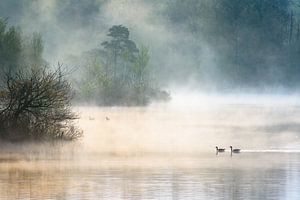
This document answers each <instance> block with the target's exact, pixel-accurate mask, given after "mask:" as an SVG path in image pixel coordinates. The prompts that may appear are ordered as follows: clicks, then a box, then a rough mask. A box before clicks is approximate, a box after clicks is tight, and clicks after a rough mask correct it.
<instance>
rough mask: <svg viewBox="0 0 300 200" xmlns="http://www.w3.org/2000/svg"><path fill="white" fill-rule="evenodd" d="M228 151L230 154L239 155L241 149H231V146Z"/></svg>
mask: <svg viewBox="0 0 300 200" xmlns="http://www.w3.org/2000/svg"><path fill="white" fill-rule="evenodd" d="M230 150H231V153H240V152H241V149H232V146H230Z"/></svg>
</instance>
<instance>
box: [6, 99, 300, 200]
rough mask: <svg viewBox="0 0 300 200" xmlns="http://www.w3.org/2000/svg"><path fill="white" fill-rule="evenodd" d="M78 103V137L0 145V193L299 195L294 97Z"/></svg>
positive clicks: (40, 196) (9, 195) (62, 195)
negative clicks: (286, 101) (283, 103)
mask: <svg viewBox="0 0 300 200" xmlns="http://www.w3.org/2000/svg"><path fill="white" fill-rule="evenodd" d="M79 110H80V112H81V116H82V119H81V120H80V126H81V127H82V128H83V129H84V131H85V133H86V135H85V138H84V139H83V141H81V142H80V143H76V144H72V145H71V147H69V146H70V145H57V144H56V145H54V144H47V145H29V144H28V146H26V145H22V146H21V147H19V146H18V147H16V146H15V144H10V145H4V146H3V145H2V146H1V148H0V149H1V153H0V199H1V200H2V199H9V200H11V199H38V200H40V199H289V200H293V199H295V200H299V199H300V152H299V149H300V148H299V137H298V133H299V131H300V123H299V122H300V121H299V120H300V109H299V107H264V106H236V105H235V106H226V107H223V108H220V107H216V108H212V109H207V108H199V109H190V110H185V109H184V110H180V109H178V110H173V109H170V108H163V109H162V108H153V109H149V108H148V109H143V108H127V109H126V108H113V109H108V108H104V109H98V110H97V109H94V108H93V109H86V108H80V109H79ZM106 116H109V117H110V120H109V121H107V120H105V117H106ZM215 145H220V146H222V147H226V148H228V146H229V145H233V146H238V147H241V148H242V149H243V150H244V151H242V153H240V154H234V155H233V156H230V153H229V152H225V153H222V154H219V155H216V154H215V152H214V146H215ZM270 150H273V151H270Z"/></svg>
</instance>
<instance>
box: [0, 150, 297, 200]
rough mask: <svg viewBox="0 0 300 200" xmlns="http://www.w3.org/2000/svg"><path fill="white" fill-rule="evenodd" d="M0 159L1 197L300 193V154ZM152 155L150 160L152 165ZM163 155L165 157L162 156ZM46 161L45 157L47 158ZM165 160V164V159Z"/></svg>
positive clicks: (289, 196)
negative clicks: (68, 160)
mask: <svg viewBox="0 0 300 200" xmlns="http://www.w3.org/2000/svg"><path fill="white" fill-rule="evenodd" d="M98 159H101V160H103V161H104V163H105V165H102V164H99V163H91V162H89V163H88V164H84V163H85V162H83V163H81V164H78V163H80V162H79V161H78V160H77V161H76V160H74V161H72V162H69V163H68V164H66V163H65V161H64V160H56V161H52V163H49V165H47V164H46V163H44V162H43V161H41V160H40V161H27V162H23V161H21V162H19V163H12V162H10V163H9V162H1V164H0V199H299V197H300V184H299V178H300V177H299V172H300V155H299V154H287V153H284V154H282V153H272V154H268V153H267V154H260V153H244V154H239V155H234V156H233V157H230V155H222V156H215V155H213V154H209V155H206V156H203V155H201V156H199V157H189V158H178V159H179V162H177V161H178V160H177V158H176V159H174V158H172V159H173V160H170V159H169V158H163V157H161V158H159V159H157V160H156V158H149V160H150V162H151V163H152V164H151V166H149V165H148V164H147V162H148V161H147V159H145V158H143V159H142V161H139V158H116V157H115V158H109V157H106V158H100V157H99V158H98ZM153 161H154V163H156V164H154V165H153ZM164 161H165V162H164ZM47 162H49V161H47ZM166 163H168V164H166Z"/></svg>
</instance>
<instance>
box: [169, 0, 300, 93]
mask: <svg viewBox="0 0 300 200" xmlns="http://www.w3.org/2000/svg"><path fill="white" fill-rule="evenodd" d="M293 3H294V1H289V0H272V1H270V0H251V1H245V0H201V1H197V0H185V1H180V0H175V1H173V0H170V1H168V3H167V5H168V6H167V7H166V10H165V14H166V15H167V16H168V18H169V19H170V20H171V22H172V23H171V24H172V25H173V26H175V27H181V28H182V27H184V28H185V29H186V30H188V32H189V33H192V36H193V37H194V40H195V41H196V42H195V44H197V45H198V46H195V47H194V48H195V49H198V52H195V53H196V54H197V53H198V54H201V48H202V46H207V45H208V46H209V47H211V48H212V51H213V52H215V58H214V64H216V66H215V67H216V70H215V72H214V76H215V77H211V78H212V79H213V80H215V82H217V83H218V82H219V80H221V79H222V80H225V82H226V84H224V81H221V82H219V83H221V84H219V85H220V87H226V88H231V87H237V86H238V87H244V86H245V87H254V88H256V87H262V86H265V85H281V86H288V87H293V84H290V83H292V82H293V83H294V85H297V82H298V83H300V81H299V80H300V79H299V74H300V68H299V67H298V65H299V56H298V53H297V52H298V50H299V44H300V43H299V42H298V41H299V35H300V34H299V32H300V31H299V30H300V29H299V22H300V21H299V14H298V15H296V14H295V13H296V11H297V10H298V13H299V8H295V6H293ZM208 67H209V66H208ZM204 70H205V69H204ZM206 70H207V69H206ZM291 79H292V80H293V81H291Z"/></svg>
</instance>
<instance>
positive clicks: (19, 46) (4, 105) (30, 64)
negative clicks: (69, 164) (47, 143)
mask: <svg viewBox="0 0 300 200" xmlns="http://www.w3.org/2000/svg"><path fill="white" fill-rule="evenodd" d="M28 40H29V41H28ZM42 50H43V45H42V40H41V37H40V36H39V35H38V34H34V35H33V36H32V37H31V39H30V37H29V38H27V37H22V35H21V32H20V31H18V30H17V29H16V28H14V27H10V28H9V29H7V25H6V21H5V20H0V62H1V63H0V66H1V70H2V71H1V78H2V79H1V80H2V82H1V83H0V139H2V140H9V141H24V140H54V139H62V140H74V139H77V138H80V137H81V136H82V132H81V131H79V130H78V129H77V128H76V127H75V126H74V125H73V120H74V119H77V116H76V114H74V113H73V112H72V111H71V107H70V106H71V104H70V103H71V99H72V97H73V93H72V89H71V86H70V84H69V83H68V81H67V80H66V79H65V77H64V75H63V73H62V71H61V70H60V68H59V69H58V70H56V71H52V70H49V69H46V67H43V63H45V62H44V61H43V59H42V56H41V55H42Z"/></svg>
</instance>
